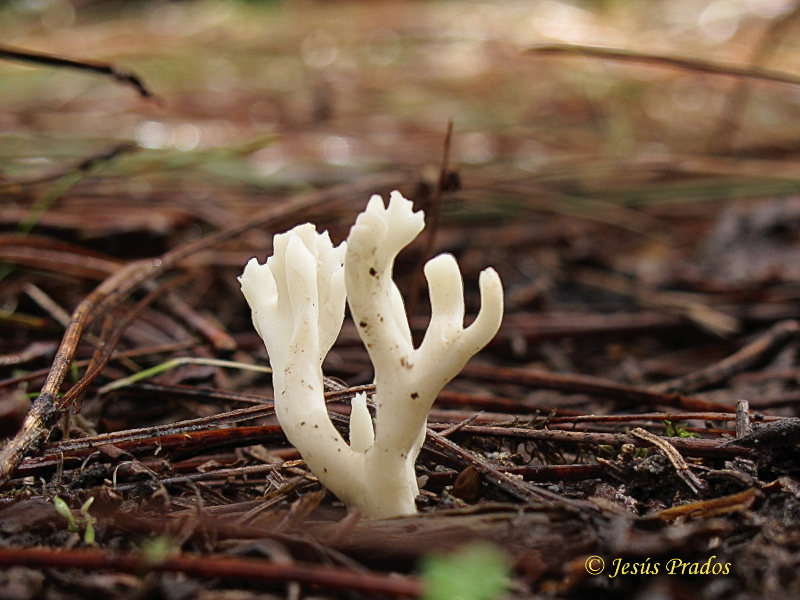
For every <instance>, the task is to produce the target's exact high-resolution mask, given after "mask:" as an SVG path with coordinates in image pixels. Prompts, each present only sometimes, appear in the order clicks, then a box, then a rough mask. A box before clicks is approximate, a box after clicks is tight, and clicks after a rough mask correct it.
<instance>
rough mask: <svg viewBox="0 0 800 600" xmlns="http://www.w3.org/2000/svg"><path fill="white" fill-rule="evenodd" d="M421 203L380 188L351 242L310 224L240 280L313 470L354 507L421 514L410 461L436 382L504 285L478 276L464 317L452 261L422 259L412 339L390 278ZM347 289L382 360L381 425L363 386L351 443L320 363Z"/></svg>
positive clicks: (497, 302) (446, 374) (493, 324)
mask: <svg viewBox="0 0 800 600" xmlns="http://www.w3.org/2000/svg"><path fill="white" fill-rule="evenodd" d="M424 226H425V224H424V215H423V213H422V212H413V209H412V203H411V202H410V201H409V200H406V199H405V198H403V196H402V195H401V194H400V192H392V193H391V196H390V200H389V206H388V208H387V207H385V206H384V203H383V199H382V198H381V197H380V196H378V195H374V196H373V197H372V198H371V199H370V201H369V204H368V205H367V208H366V210H365V211H364V212H363V213H361V214H360V215H359V216H358V218H357V219H356V224H355V225H354V226H353V228H352V229H351V230H350V235H349V237H348V238H347V241H346V242H342V243H341V244H340V245H339V246H336V247H334V246H333V244H332V243H331V241H330V238H329V237H328V234H327V232H324V233H321V234H320V233H317V232H316V229H315V228H314V226H313V225H312V224H310V223H306V224H304V225H298V226H297V227H295V228H294V229H291V230H290V231H288V232H286V233H283V234H279V235H276V236H275V239H274V243H273V250H274V253H273V256H271V257H269V259H268V260H267V262H266V264H263V265H260V264H258V261H257V260H256V259H251V260H250V262H248V263H247V266H246V267H245V270H244V273H243V274H242V276H241V277H240V278H239V280H240V282H241V285H242V292H243V293H244V295H245V298H246V299H247V302H248V304H249V305H250V308H251V309H252V311H253V324H254V325H255V328H256V331H258V333H259V335H260V336H261V337H262V338H263V340H264V343H265V344H266V347H267V352H268V353H269V356H270V362H271V364H272V369H273V387H274V389H275V412H276V414H277V417H278V420H279V422H280V424H281V427H282V428H283V430H284V432H285V433H286V437H287V438H288V439H289V441H290V442H291V443H292V444H293V445H294V446H295V447H296V448H297V449H298V450H299V451H300V454H301V455H302V456H303V459H304V460H305V461H306V464H308V466H309V468H310V469H311V471H312V472H313V473H314V474H315V475H316V476H317V478H318V479H319V480H320V481H321V482H322V483H323V484H324V485H325V486H326V487H327V488H328V489H330V490H331V491H332V492H333V493H334V494H336V496H337V497H339V499H341V500H342V501H343V502H344V503H345V504H346V505H347V506H349V507H351V508H358V509H360V510H361V511H362V512H363V513H364V514H365V515H367V516H369V517H375V518H382V517H393V516H398V515H407V514H412V513H415V512H416V506H415V503H414V498H415V497H416V496H417V494H418V493H419V489H418V487H417V479H416V475H415V472H414V462H415V460H416V457H417V454H418V453H419V449H420V447H421V446H422V442H423V440H424V438H425V427H426V420H427V416H428V412H429V411H430V408H431V405H432V404H433V401H434V400H435V399H436V396H437V395H438V393H439V391H441V389H442V388H443V387H444V386H445V385H446V384H447V383H448V382H449V381H450V380H451V379H453V377H455V376H456V375H457V374H458V372H459V371H460V370H461V369H462V368H463V367H464V365H465V364H466V362H467V361H468V360H469V359H470V358H471V357H472V356H473V355H474V354H475V353H477V352H478V351H479V350H480V349H481V348H483V347H484V346H485V345H486V344H487V343H489V341H490V340H491V339H492V338H493V337H494V335H495V334H496V333H497V330H498V329H499V327H500V322H501V320H502V317H503V288H502V284H501V283H500V277H499V276H498V275H497V273H496V272H495V271H494V269H486V270H485V271H483V272H482V273H481V274H480V280H479V284H480V292H481V308H480V311H479V312H478V316H477V317H476V319H475V321H474V322H473V323H472V324H471V325H470V326H469V327H466V328H465V327H464V326H463V323H464V289H463V281H462V278H461V272H460V271H459V268H458V265H457V263H456V260H455V258H454V257H453V256H451V255H449V254H441V255H439V256H437V257H435V258H433V259H431V260H430V261H428V263H427V264H426V265H425V277H426V278H427V280H428V287H429V290H430V300H431V321H430V325H429V327H428V330H427V332H426V333H425V338H424V339H423V341H422V343H421V344H420V346H419V348H414V345H413V342H412V339H411V329H410V327H409V324H408V318H407V316H406V311H405V307H404V305H403V299H402V297H401V295H400V292H399V290H398V289H397V286H396V285H395V283H394V281H392V267H393V265H394V260H395V257H396V256H397V254H398V253H399V252H400V250H402V249H403V248H404V247H405V246H407V245H408V244H410V243H411V242H412V241H413V240H414V238H416V237H417V235H419V233H420V232H421V231H422V229H423V228H424ZM345 298H346V299H347V302H348V303H349V305H350V312H351V313H352V316H353V320H354V321H355V323H356V327H357V329H358V333H359V335H360V336H361V339H362V340H363V341H364V344H365V345H366V347H367V351H368V352H369V356H370V359H371V360H372V363H373V365H374V368H375V384H376V391H375V395H374V398H373V399H374V401H375V406H376V414H375V425H374V428H373V423H372V418H371V417H370V414H369V411H368V409H367V404H366V397H365V396H364V395H363V394H362V395H358V396H356V397H355V398H354V399H353V401H352V411H351V416H350V444H349V445H348V444H347V443H346V442H345V441H344V439H343V438H342V436H341V435H340V434H339V432H338V431H337V430H336V429H335V428H334V426H333V424H332V423H331V420H330V418H329V417H328V413H327V409H326V407H325V398H324V387H323V380H322V361H323V360H324V358H325V356H326V354H327V353H328V351H329V350H330V348H331V346H332V345H333V343H334V342H335V340H336V337H337V335H338V333H339V330H340V329H341V326H342V322H343V320H344V303H345Z"/></svg>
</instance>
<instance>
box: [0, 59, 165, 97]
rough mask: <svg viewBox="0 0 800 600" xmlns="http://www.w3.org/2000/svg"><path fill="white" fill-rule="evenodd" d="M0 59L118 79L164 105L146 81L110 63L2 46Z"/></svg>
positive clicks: (141, 94)
mask: <svg viewBox="0 0 800 600" xmlns="http://www.w3.org/2000/svg"><path fill="white" fill-rule="evenodd" d="M0 59H5V60H14V61H17V62H27V63H33V64H36V65H44V66H47V67H58V68H62V69H75V70H78V71H87V72H89V73H97V74H99V75H106V76H108V77H111V78H113V79H116V80H117V81H118V82H119V83H121V84H122V85H127V86H130V87H132V88H133V89H135V90H136V91H137V92H139V95H140V96H141V97H142V98H147V99H150V100H155V101H156V102H158V103H159V104H163V100H162V99H161V98H159V97H158V96H156V95H155V94H153V93H152V92H151V91H150V90H149V89H148V88H147V86H145V84H144V81H142V79H141V78H140V77H139V76H138V75H136V74H135V73H131V72H130V71H123V70H121V69H118V68H117V67H115V66H114V65H112V64H110V63H103V62H97V61H88V60H73V59H70V58H62V57H60V56H54V55H52V54H44V53H41V52H30V51H27V50H18V49H16V48H11V47H9V46H0Z"/></svg>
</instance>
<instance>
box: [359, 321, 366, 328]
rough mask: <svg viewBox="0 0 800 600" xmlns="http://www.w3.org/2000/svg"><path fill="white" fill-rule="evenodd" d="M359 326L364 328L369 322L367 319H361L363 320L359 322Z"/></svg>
mask: <svg viewBox="0 0 800 600" xmlns="http://www.w3.org/2000/svg"><path fill="white" fill-rule="evenodd" d="M358 326H359V327H361V328H362V329H364V328H365V327H366V326H367V322H366V321H361V322H360V323H359V324H358Z"/></svg>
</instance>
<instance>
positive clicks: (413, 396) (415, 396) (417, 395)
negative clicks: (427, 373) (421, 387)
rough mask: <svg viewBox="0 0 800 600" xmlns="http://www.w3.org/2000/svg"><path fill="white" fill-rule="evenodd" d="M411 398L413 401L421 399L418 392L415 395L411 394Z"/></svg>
mask: <svg viewBox="0 0 800 600" xmlns="http://www.w3.org/2000/svg"><path fill="white" fill-rule="evenodd" d="M411 398H412V399H413V400H416V399H417V398H419V394H418V393H417V392H414V393H413V394H411Z"/></svg>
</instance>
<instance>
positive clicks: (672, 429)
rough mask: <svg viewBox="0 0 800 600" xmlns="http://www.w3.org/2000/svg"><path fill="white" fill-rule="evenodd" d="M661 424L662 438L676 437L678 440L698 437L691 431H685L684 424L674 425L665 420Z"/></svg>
mask: <svg viewBox="0 0 800 600" xmlns="http://www.w3.org/2000/svg"><path fill="white" fill-rule="evenodd" d="M663 423H664V437H678V438H687V437H700V436H699V435H697V434H696V433H694V432H693V431H686V423H681V424H680V425H675V424H674V423H673V422H672V421H670V420H665V421H663Z"/></svg>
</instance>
